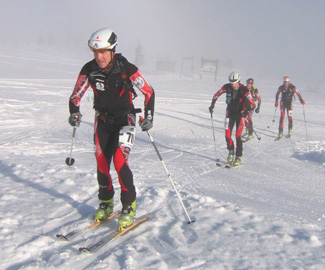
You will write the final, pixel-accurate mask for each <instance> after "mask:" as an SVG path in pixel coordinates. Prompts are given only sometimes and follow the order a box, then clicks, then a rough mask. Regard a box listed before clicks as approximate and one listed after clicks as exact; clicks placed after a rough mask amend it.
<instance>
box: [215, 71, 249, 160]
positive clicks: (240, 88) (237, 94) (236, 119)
mask: <svg viewBox="0 0 325 270" xmlns="http://www.w3.org/2000/svg"><path fill="white" fill-rule="evenodd" d="M228 79H229V83H227V84H225V85H224V86H222V87H221V89H220V90H218V91H217V93H215V94H214V96H213V98H212V102H211V106H210V107H209V111H210V113H211V114H212V113H213V109H214V105H215V103H216V101H217V99H218V98H219V97H220V96H221V95H222V94H226V103H227V110H226V117H225V130H226V132H225V134H226V142H227V149H228V150H229V154H228V158H227V162H228V163H229V164H230V163H233V165H234V166H238V165H240V162H241V159H242V155H243V142H242V139H241V134H242V132H243V128H244V125H245V119H244V118H245V117H247V115H248V113H249V112H250V111H251V110H252V109H254V107H255V102H254V99H253V98H252V95H251V93H250V91H249V90H248V89H247V88H246V87H245V86H244V85H243V84H241V83H240V74H239V73H237V72H232V73H231V74H230V75H229V78H228ZM235 124H236V158H235V159H234V154H235V151H234V143H233V140H232V139H231V134H232V130H233V127H234V125H235Z"/></svg>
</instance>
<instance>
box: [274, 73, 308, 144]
mask: <svg viewBox="0 0 325 270" xmlns="http://www.w3.org/2000/svg"><path fill="white" fill-rule="evenodd" d="M280 94H281V100H280V121H279V135H278V139H281V138H282V136H283V120H284V116H285V111H287V115H288V137H291V135H292V127H293V125H292V124H293V123H292V122H293V121H292V113H293V97H294V94H296V95H297V96H298V98H299V101H300V103H301V104H302V105H305V101H304V100H303V98H302V96H301V94H300V92H299V91H298V90H297V88H296V87H295V86H294V85H293V84H292V83H291V82H290V77H289V76H284V77H283V84H282V85H281V86H280V87H279V89H278V91H277V93H276V95H275V104H274V106H275V107H276V108H277V107H278V105H279V104H278V100H279V96H280Z"/></svg>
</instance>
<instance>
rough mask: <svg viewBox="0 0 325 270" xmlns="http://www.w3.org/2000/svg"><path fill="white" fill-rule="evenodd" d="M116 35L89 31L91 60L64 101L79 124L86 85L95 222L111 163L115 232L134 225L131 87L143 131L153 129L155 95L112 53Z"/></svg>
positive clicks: (106, 210)
mask: <svg viewBox="0 0 325 270" xmlns="http://www.w3.org/2000/svg"><path fill="white" fill-rule="evenodd" d="M116 45H117V36H116V34H115V33H114V32H113V31H112V30H110V29H106V28H103V29H100V30H97V31H96V32H94V33H93V34H92V35H91V36H90V39H89V41H88V46H89V48H90V50H91V51H92V52H93V53H94V59H93V60H91V61H90V62H88V63H86V64H85V65H84V66H83V67H82V69H81V71H80V74H79V77H78V79H77V82H76V85H75V87H74V90H73V92H72V94H71V96H70V99H69V110H70V117H69V123H70V124H71V125H72V126H79V124H80V122H81V116H82V115H81V113H80V101H81V98H82V97H83V95H84V94H85V92H86V90H87V89H88V87H89V86H91V88H92V89H93V92H94V109H95V123H94V144H95V148H96V150H95V157H96V161H97V181H98V185H99V192H98V198H99V200H100V204H99V208H98V209H97V211H96V213H95V220H96V221H100V220H103V219H106V218H107V217H108V216H109V215H110V214H111V213H112V212H113V207H114V199H113V196H114V187H113V183H112V177H111V175H110V163H111V161H112V159H113V162H114V166H115V170H116V172H117V175H118V179H119V183H120V186H121V202H122V211H121V214H120V217H119V220H118V226H119V229H120V230H121V229H123V228H125V227H127V226H129V225H131V224H132V223H133V222H134V217H135V214H136V191H135V186H134V183H133V175H132V172H131V170H130V168H129V163H128V157H129V154H130V151H131V148H132V146H133V144H134V137H135V124H136V118H135V113H136V112H138V111H141V110H140V109H135V108H134V105H133V98H134V97H135V96H136V93H135V90H134V89H133V85H135V86H137V88H138V89H139V90H140V91H141V92H142V93H143V94H144V96H145V101H144V108H145V109H144V110H145V111H144V120H143V121H142V122H141V124H140V126H141V128H142V130H143V131H147V130H149V129H150V128H152V126H153V115H154V99H155V94H154V90H153V88H152V87H151V85H150V84H149V83H148V82H147V80H146V79H145V78H144V76H143V75H142V74H141V73H140V71H139V69H138V68H137V67H136V66H135V65H133V64H131V63H129V62H128V61H127V59H126V58H125V57H123V56H122V54H120V53H116V52H115V50H116Z"/></svg>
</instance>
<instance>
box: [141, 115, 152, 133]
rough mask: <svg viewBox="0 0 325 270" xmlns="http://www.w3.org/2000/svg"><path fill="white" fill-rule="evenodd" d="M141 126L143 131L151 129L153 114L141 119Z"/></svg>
mask: <svg viewBox="0 0 325 270" xmlns="http://www.w3.org/2000/svg"><path fill="white" fill-rule="evenodd" d="M140 127H141V129H142V131H148V130H149V129H151V128H152V127H153V124H152V116H151V115H148V116H147V117H146V118H145V119H143V120H142V121H140Z"/></svg>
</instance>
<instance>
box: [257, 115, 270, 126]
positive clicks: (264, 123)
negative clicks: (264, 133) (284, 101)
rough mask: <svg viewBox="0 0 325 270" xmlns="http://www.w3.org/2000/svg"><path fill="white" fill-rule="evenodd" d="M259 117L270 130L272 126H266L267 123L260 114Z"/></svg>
mask: <svg viewBox="0 0 325 270" xmlns="http://www.w3.org/2000/svg"><path fill="white" fill-rule="evenodd" d="M258 116H259V117H260V118H261V119H262V121H263V123H264V125H265V126H267V128H270V126H269V125H266V123H265V121H264V118H263V117H262V116H261V115H260V114H259V113H258Z"/></svg>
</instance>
